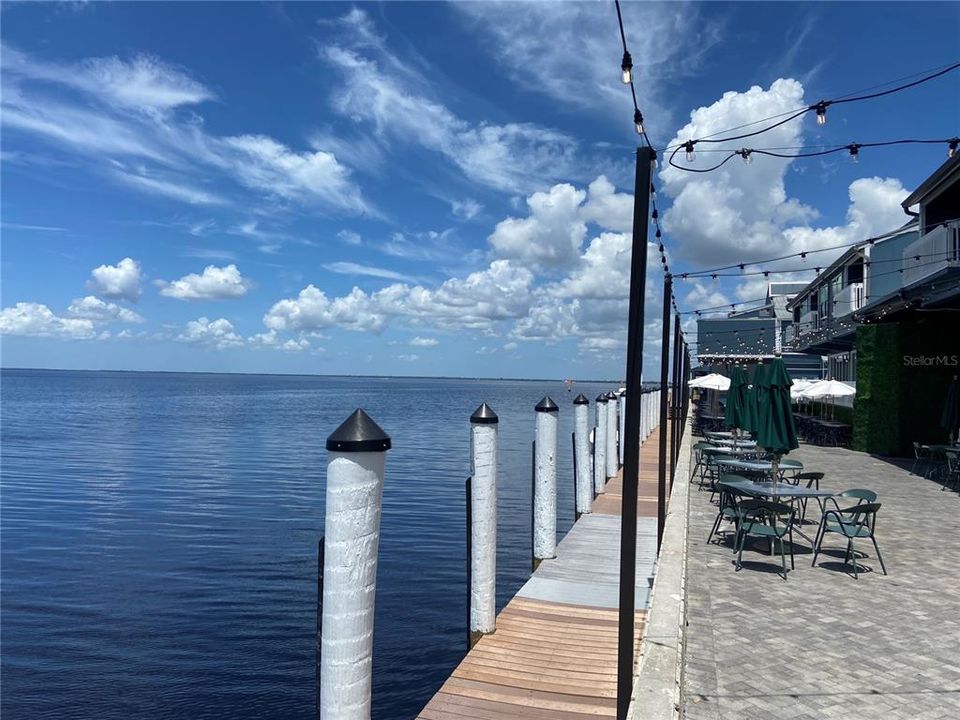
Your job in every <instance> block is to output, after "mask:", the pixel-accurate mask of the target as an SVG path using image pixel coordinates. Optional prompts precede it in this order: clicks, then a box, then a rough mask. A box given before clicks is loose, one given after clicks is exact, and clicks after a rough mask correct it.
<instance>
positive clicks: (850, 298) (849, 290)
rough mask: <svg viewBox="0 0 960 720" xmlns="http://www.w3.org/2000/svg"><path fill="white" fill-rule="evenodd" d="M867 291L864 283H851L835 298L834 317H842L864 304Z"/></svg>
mask: <svg viewBox="0 0 960 720" xmlns="http://www.w3.org/2000/svg"><path fill="white" fill-rule="evenodd" d="M865 302H866V293H865V292H864V287H863V283H862V282H859V283H850V284H849V285H847V286H846V287H845V288H844V289H843V290H841V291H840V292H839V293H838V294H837V296H836V297H835V298H834V299H833V317H835V318H841V317H845V316H846V315H849V314H850V313H852V312H856V311H857V310H859V309H860V308H862V307H863V306H864V304H865Z"/></svg>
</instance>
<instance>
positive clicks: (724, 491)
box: [707, 474, 750, 549]
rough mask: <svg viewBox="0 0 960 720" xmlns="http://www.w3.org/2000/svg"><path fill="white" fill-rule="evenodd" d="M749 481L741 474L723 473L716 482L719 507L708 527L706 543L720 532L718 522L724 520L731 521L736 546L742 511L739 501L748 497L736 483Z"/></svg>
mask: <svg viewBox="0 0 960 720" xmlns="http://www.w3.org/2000/svg"><path fill="white" fill-rule="evenodd" d="M748 482H750V480H749V479H747V478H745V477H744V476H743V475H732V474H728V475H724V476H723V477H721V478H720V482H719V483H718V484H717V490H718V492H719V493H720V507H719V509H718V511H717V517H716V519H715V520H714V521H713V527H712V528H710V534H709V535H708V536H707V543H709V542H710V540H711V539H712V538H713V536H714V535H716V534H717V533H719V532H720V523H722V522H723V521H724V520H727V521H729V522H732V523H733V525H734V529H735V530H736V533H737V534H736V535H735V536H734V540H733V547H734V549H736V547H737V537H738V536H739V534H740V521H741V519H742V517H743V513H742V512H741V511H740V501H741V499H742V498H747V497H750V495H748V494H747V493H744V492H741V491H740V490H738V489H737V486H738V485H742V484H744V483H748Z"/></svg>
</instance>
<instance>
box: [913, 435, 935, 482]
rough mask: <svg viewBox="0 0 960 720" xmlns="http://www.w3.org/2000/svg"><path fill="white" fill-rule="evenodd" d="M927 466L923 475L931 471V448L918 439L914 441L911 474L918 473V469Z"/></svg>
mask: <svg viewBox="0 0 960 720" xmlns="http://www.w3.org/2000/svg"><path fill="white" fill-rule="evenodd" d="M924 466H926V468H927V469H926V470H925V471H924V472H923V476H924V477H926V476H927V475H928V474H929V473H930V448H929V446H927V445H921V444H920V443H918V442H917V441H916V440H914V441H913V467H911V468H910V474H911V475H917V474H918V473H917V470H918V469H919V468H922V467H924Z"/></svg>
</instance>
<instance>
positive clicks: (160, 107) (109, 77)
mask: <svg viewBox="0 0 960 720" xmlns="http://www.w3.org/2000/svg"><path fill="white" fill-rule="evenodd" d="M3 62H4V71H5V72H7V73H11V74H13V75H15V76H20V77H25V78H30V79H32V80H39V81H42V82H56V83H63V84H65V85H69V86H71V87H73V88H75V89H77V90H81V91H83V92H86V93H90V94H96V95H97V96H99V97H100V98H102V99H103V100H104V101H105V102H107V103H109V104H111V105H114V106H117V107H121V108H126V109H136V110H143V111H165V110H170V109H173V108H176V107H179V106H181V105H196V104H198V103H202V102H204V101H207V100H212V99H214V97H215V96H214V94H213V92H212V91H211V90H209V89H208V88H206V87H204V86H203V85H202V84H201V83H199V82H198V81H196V80H194V79H193V78H191V77H190V76H189V75H187V73H186V72H184V71H183V70H180V69H178V68H175V67H173V66H172V65H169V64H167V63H165V62H163V61H162V60H160V59H159V58H156V57H153V56H150V55H138V56H136V57H134V58H133V59H132V60H129V61H128V60H121V59H120V58H118V57H115V56H114V57H103V58H88V59H86V60H83V61H81V62H79V63H74V64H72V65H59V64H55V63H45V62H38V61H35V60H32V59H30V58H28V57H27V56H26V55H25V54H24V53H22V52H19V51H17V50H15V49H13V48H11V47H9V46H7V45H4V46H3Z"/></svg>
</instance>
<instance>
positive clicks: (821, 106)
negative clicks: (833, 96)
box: [814, 101, 827, 125]
mask: <svg viewBox="0 0 960 720" xmlns="http://www.w3.org/2000/svg"><path fill="white" fill-rule="evenodd" d="M814 107H815V109H816V111H817V125H826V124H827V104H826V103H825V102H822V101H821V102H818V103H817V104H816V105H815V106H814Z"/></svg>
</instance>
